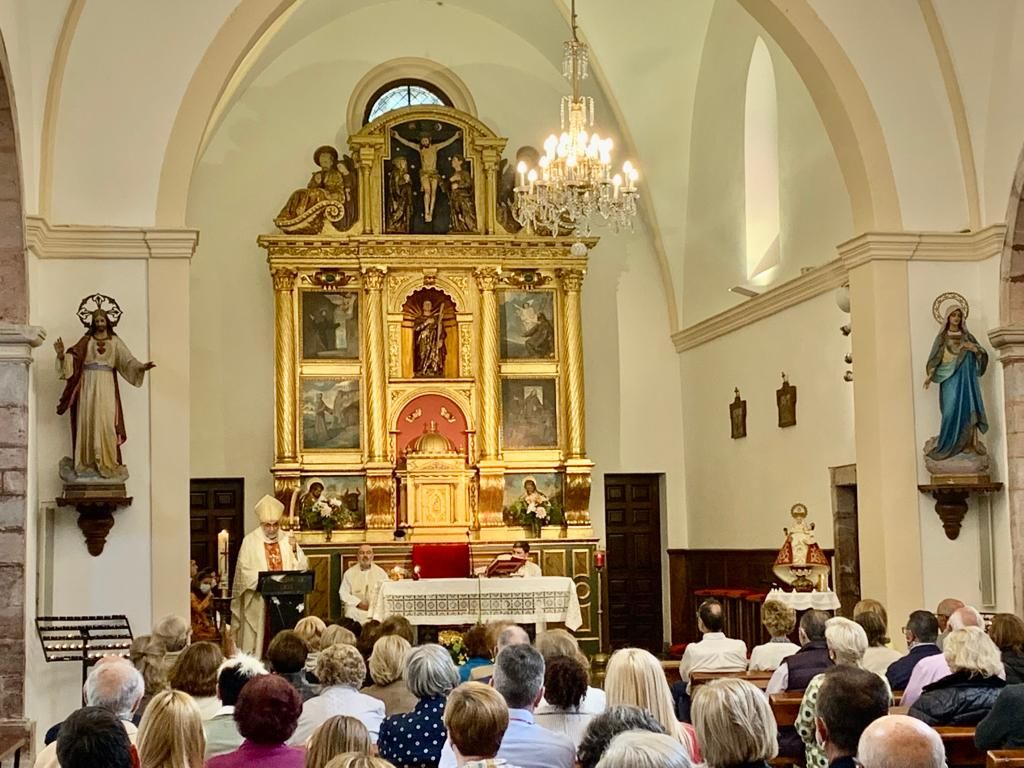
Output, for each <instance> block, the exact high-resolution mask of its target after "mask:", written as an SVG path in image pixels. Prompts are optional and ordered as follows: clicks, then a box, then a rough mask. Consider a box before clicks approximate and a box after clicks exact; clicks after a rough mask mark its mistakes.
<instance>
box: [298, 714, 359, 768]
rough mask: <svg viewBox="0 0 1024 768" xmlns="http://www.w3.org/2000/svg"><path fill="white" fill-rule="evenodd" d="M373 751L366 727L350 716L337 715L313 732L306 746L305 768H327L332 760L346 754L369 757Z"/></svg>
mask: <svg viewBox="0 0 1024 768" xmlns="http://www.w3.org/2000/svg"><path fill="white" fill-rule="evenodd" d="M372 749H373V744H371V743H370V732H369V731H368V730H366V726H365V725H363V724H362V723H361V722H359V721H358V720H356V719H355V718H354V717H349V716H348V715H335V716H334V717H331V718H328V719H327V720H326V721H325V722H324V724H323V725H321V726H320V727H319V728H317V729H316V730H315V731H313V735H312V736H311V737H310V739H309V743H308V744H307V745H306V766H305V768H326V766H327V764H328V763H329V762H330V761H331V760H332V758H334V757H337V756H338V755H342V754H345V753H346V752H358V753H359V754H361V755H368V754H370V751H371V750H372Z"/></svg>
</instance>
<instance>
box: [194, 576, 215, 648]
mask: <svg viewBox="0 0 1024 768" xmlns="http://www.w3.org/2000/svg"><path fill="white" fill-rule="evenodd" d="M216 581H217V577H216V576H215V575H214V573H213V569H212V568H200V569H199V570H198V571H197V572H196V575H195V576H193V577H192V590H191V594H190V596H189V597H190V599H191V602H192V639H193V640H212V641H214V642H216V641H217V640H220V633H219V632H217V625H216V623H215V622H214V620H213V588H214V586H216Z"/></svg>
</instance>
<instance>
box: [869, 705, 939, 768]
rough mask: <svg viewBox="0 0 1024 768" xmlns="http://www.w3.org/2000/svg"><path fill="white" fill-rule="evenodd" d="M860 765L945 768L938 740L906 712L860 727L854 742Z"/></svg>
mask: <svg viewBox="0 0 1024 768" xmlns="http://www.w3.org/2000/svg"><path fill="white" fill-rule="evenodd" d="M857 763H858V764H859V765H860V766H861V768H946V750H945V748H944V747H943V746H942V739H941V738H940V737H939V734H938V733H936V732H935V730H934V729H932V728H929V727H928V726H927V725H925V724H924V723H922V722H921V721H920V720H917V719H916V718H913V717H908V716H907V715H886V716H885V717H880V718H878V719H877V720H875V721H874V722H873V723H871V724H870V725H869V726H868V727H867V728H865V729H864V733H862V734H861V737H860V741H859V742H858V743H857Z"/></svg>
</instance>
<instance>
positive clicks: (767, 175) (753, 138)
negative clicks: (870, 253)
mask: <svg viewBox="0 0 1024 768" xmlns="http://www.w3.org/2000/svg"><path fill="white" fill-rule="evenodd" d="M743 170H744V192H745V199H746V230H747V233H746V234H747V237H746V246H747V248H746V257H747V259H746V262H747V263H746V268H747V269H746V271H747V280H748V281H750V282H752V283H755V284H758V285H764V284H766V283H768V282H770V281H771V278H772V270H773V269H774V268H775V267H777V266H778V265H779V263H780V260H781V255H780V248H779V232H780V228H779V106H778V100H777V98H776V92H775V70H774V69H773V68H772V57H771V54H770V53H769V52H768V46H766V45H765V43H764V40H762V39H761V38H758V39H757V42H756V43H754V51H753V53H752V54H751V56H750V68H749V69H748V70H747V93H746V103H745V108H744V123H743Z"/></svg>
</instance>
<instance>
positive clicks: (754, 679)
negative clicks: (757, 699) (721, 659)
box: [690, 672, 772, 691]
mask: <svg viewBox="0 0 1024 768" xmlns="http://www.w3.org/2000/svg"><path fill="white" fill-rule="evenodd" d="M723 677H734V678H736V679H738V680H746V681H747V682H748V683H750V684H751V685H754V686H756V687H757V688H760V689H761V690H762V691H763V690H764V689H765V688H767V687H768V681H769V680H771V679H772V673H771V672H694V673H693V674H692V675H690V690H691V691H692V690H693V689H694V688H696V687H697V686H699V685H703V684H704V683H707V682H710V681H711V680H718V679H719V678H723Z"/></svg>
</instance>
